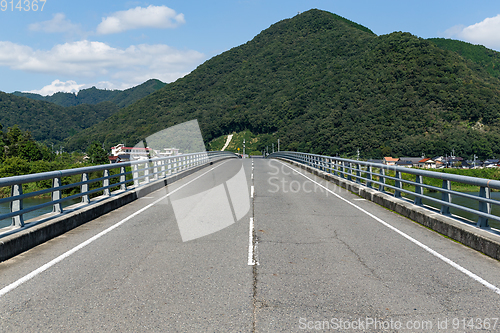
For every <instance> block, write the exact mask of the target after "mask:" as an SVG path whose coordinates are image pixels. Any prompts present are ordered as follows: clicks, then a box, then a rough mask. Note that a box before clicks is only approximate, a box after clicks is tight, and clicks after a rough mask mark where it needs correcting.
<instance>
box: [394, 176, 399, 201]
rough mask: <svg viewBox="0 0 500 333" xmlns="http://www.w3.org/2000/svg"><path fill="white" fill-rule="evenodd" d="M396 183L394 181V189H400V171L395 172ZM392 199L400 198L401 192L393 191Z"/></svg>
mask: <svg viewBox="0 0 500 333" xmlns="http://www.w3.org/2000/svg"><path fill="white" fill-rule="evenodd" d="M395 178H396V181H395V184H394V185H395V187H396V188H401V180H400V179H401V171H396V177H395ZM394 197H395V198H401V191H398V190H394Z"/></svg>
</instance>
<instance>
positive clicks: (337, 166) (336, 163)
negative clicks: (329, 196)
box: [333, 160, 339, 176]
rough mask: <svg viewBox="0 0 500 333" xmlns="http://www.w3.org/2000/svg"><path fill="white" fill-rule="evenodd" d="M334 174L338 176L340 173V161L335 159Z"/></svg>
mask: <svg viewBox="0 0 500 333" xmlns="http://www.w3.org/2000/svg"><path fill="white" fill-rule="evenodd" d="M333 174H334V175H335V176H338V175H339V164H338V161H336V160H335V161H333Z"/></svg>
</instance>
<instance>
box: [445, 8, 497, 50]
mask: <svg viewBox="0 0 500 333" xmlns="http://www.w3.org/2000/svg"><path fill="white" fill-rule="evenodd" d="M445 36H446V37H450V38H459V39H462V40H464V41H467V42H470V43H473V44H481V45H484V46H486V47H488V48H491V49H497V50H498V49H500V14H498V15H497V16H495V17H488V18H486V19H484V20H483V21H482V22H479V23H476V24H473V25H470V26H468V27H466V26H463V25H457V26H454V27H451V28H450V29H448V30H446V31H445Z"/></svg>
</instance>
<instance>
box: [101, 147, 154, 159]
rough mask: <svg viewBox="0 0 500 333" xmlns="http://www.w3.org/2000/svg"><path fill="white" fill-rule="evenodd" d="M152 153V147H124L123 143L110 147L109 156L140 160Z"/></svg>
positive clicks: (150, 155)
mask: <svg viewBox="0 0 500 333" xmlns="http://www.w3.org/2000/svg"><path fill="white" fill-rule="evenodd" d="M153 155H154V151H153V149H151V148H149V147H147V148H138V147H125V145H124V144H123V143H120V144H119V145H117V146H115V147H111V156H117V157H119V158H120V160H122V161H125V160H128V161H130V160H142V159H148V158H150V157H152V156H153Z"/></svg>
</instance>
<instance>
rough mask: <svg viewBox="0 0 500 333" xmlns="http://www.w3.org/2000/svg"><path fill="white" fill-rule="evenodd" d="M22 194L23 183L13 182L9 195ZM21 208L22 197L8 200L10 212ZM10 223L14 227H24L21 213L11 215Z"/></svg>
mask: <svg viewBox="0 0 500 333" xmlns="http://www.w3.org/2000/svg"><path fill="white" fill-rule="evenodd" d="M22 194H23V184H15V185H12V186H11V188H10V196H11V197H15V196H18V195H22ZM22 209H23V199H18V200H14V201H11V202H10V212H11V213H14V212H18V211H20V210H22ZM12 225H13V226H16V227H24V218H23V214H19V215H16V216H13V217H12Z"/></svg>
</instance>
